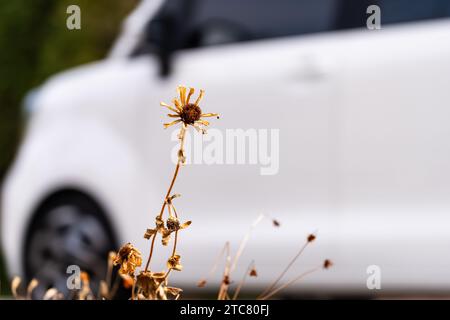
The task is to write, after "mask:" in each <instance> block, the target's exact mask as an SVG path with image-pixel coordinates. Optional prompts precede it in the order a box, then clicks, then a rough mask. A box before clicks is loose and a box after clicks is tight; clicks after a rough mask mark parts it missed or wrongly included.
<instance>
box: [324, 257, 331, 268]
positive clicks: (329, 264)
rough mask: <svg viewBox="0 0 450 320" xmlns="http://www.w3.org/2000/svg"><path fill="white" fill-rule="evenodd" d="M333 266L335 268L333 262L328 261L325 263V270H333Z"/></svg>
mask: <svg viewBox="0 0 450 320" xmlns="http://www.w3.org/2000/svg"><path fill="white" fill-rule="evenodd" d="M332 266H333V262H331V260H328V259H326V260H325V261H324V262H323V268H324V269H329V268H331V267H332Z"/></svg>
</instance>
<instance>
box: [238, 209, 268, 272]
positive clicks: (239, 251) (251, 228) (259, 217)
mask: <svg viewBox="0 0 450 320" xmlns="http://www.w3.org/2000/svg"><path fill="white" fill-rule="evenodd" d="M262 219H264V215H263V214H260V215H259V216H258V218H256V219H255V221H253V223H252V225H251V226H250V228H249V229H248V231H247V233H246V234H245V236H244V238H242V241H241V244H240V245H239V249H238V251H237V252H236V255H235V256H234V259H233V264H232V265H231V270H230V272H233V271H234V269H236V265H237V263H238V261H239V258H240V257H241V255H242V252H244V249H245V247H246V245H247V242H248V239H249V238H250V234H251V233H252V231H253V229H254V228H255V227H256V226H257V225H258V223H260V222H261V221H262Z"/></svg>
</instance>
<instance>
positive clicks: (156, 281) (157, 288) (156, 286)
mask: <svg viewBox="0 0 450 320" xmlns="http://www.w3.org/2000/svg"><path fill="white" fill-rule="evenodd" d="M165 277H166V273H164V272H150V271H142V272H141V273H140V274H139V275H138V276H137V278H136V287H137V288H138V296H139V295H142V296H143V297H144V298H146V299H156V298H158V299H163V300H165V299H166V296H165V294H164V288H163V286H162V285H161V283H162V282H163V281H164V280H165Z"/></svg>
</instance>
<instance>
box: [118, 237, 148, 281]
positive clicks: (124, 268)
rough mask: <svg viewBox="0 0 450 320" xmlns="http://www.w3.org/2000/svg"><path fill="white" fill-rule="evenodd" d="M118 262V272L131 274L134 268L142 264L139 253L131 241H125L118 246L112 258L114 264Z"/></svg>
mask: <svg viewBox="0 0 450 320" xmlns="http://www.w3.org/2000/svg"><path fill="white" fill-rule="evenodd" d="M119 264H120V269H119V273H120V274H121V275H128V276H133V275H134V271H135V270H136V268H137V267H140V266H141V264H142V256H141V253H140V252H139V250H138V249H136V248H135V247H134V246H133V245H132V244H131V243H127V244H125V245H124V246H123V247H122V248H120V250H119V252H118V253H117V257H116V258H115V260H114V265H115V266H116V265H119Z"/></svg>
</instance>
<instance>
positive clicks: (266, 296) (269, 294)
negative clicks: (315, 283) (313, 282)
mask: <svg viewBox="0 0 450 320" xmlns="http://www.w3.org/2000/svg"><path fill="white" fill-rule="evenodd" d="M320 269H322V266H319V267H315V268H314V269H311V270H308V271H306V272H304V273H302V274H301V275H299V276H298V277H296V278H294V279H292V280H291V281H289V282H288V283H286V284H283V285H282V286H280V287H278V288H277V289H275V290H273V291H271V292H269V293H267V294H266V295H265V296H262V297H261V298H257V299H258V300H267V299H269V298H271V297H273V295H275V294H276V293H278V292H280V291H281V290H283V289H285V288H287V287H289V286H290V285H292V284H293V283H295V282H297V281H299V280H301V279H303V278H304V277H306V276H307V275H309V274H311V273H314V272H316V271H318V270H320Z"/></svg>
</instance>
